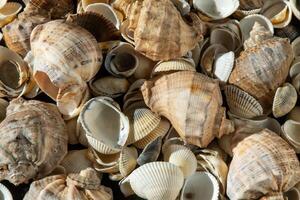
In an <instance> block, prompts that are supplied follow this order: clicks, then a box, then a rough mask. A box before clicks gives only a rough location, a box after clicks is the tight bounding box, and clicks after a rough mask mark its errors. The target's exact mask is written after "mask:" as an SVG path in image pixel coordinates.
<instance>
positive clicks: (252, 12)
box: [234, 8, 261, 19]
mask: <svg viewBox="0 0 300 200" xmlns="http://www.w3.org/2000/svg"><path fill="white" fill-rule="evenodd" d="M260 11H261V8H256V9H252V10H242V9H237V10H236V11H235V13H234V16H235V17H236V18H238V19H243V18H244V17H246V16H248V15H255V14H259V13H260Z"/></svg>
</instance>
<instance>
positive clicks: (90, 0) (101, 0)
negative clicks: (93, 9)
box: [80, 0, 109, 10]
mask: <svg viewBox="0 0 300 200" xmlns="http://www.w3.org/2000/svg"><path fill="white" fill-rule="evenodd" d="M80 1H81V3H82V8H83V10H86V8H87V7H88V6H89V5H90V4H94V3H106V4H108V3H109V0H80Z"/></svg>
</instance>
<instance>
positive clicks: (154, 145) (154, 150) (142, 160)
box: [137, 136, 162, 166]
mask: <svg viewBox="0 0 300 200" xmlns="http://www.w3.org/2000/svg"><path fill="white" fill-rule="evenodd" d="M161 147H162V137H161V136H160V137H157V138H156V139H155V140H153V141H152V142H150V143H149V144H148V145H147V146H146V147H145V148H144V149H143V151H142V153H141V154H140V155H139V157H138V159H137V163H138V164H139V165H140V166H141V165H144V164H146V163H150V162H154V161H156V160H157V159H158V157H159V154H160V150H161Z"/></svg>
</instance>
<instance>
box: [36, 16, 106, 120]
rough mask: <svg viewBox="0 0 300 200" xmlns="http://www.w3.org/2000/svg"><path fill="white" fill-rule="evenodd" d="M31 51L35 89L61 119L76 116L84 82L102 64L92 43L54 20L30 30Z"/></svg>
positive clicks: (72, 27) (82, 33)
mask: <svg viewBox="0 0 300 200" xmlns="http://www.w3.org/2000/svg"><path fill="white" fill-rule="evenodd" d="M53 33H55V34H53ZM54 41H56V42H54ZM31 51H32V55H33V59H34V62H33V63H34V66H33V68H34V79H35V80H36V82H37V84H38V85H39V87H40V88H41V89H42V90H43V92H45V93H46V94H47V95H48V96H50V97H51V98H52V99H54V100H56V102H57V106H58V109H59V110H60V112H61V113H62V114H63V115H65V118H67V119H68V118H72V117H75V116H76V115H78V114H79V112H80V107H81V106H82V105H83V104H84V103H85V102H86V101H87V99H88V90H87V85H86V83H85V82H86V81H89V80H90V79H92V78H93V77H94V76H95V74H96V73H97V72H98V70H99V68H100V65H101V63H102V54H101V50H100V49H99V47H98V46H97V41H96V39H95V38H94V37H93V36H92V35H91V33H89V32H88V31H87V30H85V29H83V28H81V27H79V26H76V25H70V24H68V23H65V22H63V21H61V20H56V21H51V22H48V23H46V24H43V25H39V26H37V27H36V28H35V29H34V30H33V32H32V34H31Z"/></svg>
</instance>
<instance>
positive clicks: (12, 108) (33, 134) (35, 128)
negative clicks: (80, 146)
mask: <svg viewBox="0 0 300 200" xmlns="http://www.w3.org/2000/svg"><path fill="white" fill-rule="evenodd" d="M0 127H1V129H0V130H1V131H0V136H1V140H0V141H1V150H0V155H1V158H2V159H1V162H0V166H1V174H0V179H1V180H4V179H6V180H9V181H10V182H11V183H13V184H15V185H18V184H20V183H24V182H28V181H29V180H30V179H32V178H43V177H44V176H46V175H48V174H49V173H50V172H51V171H52V170H54V168H55V167H56V166H57V165H58V164H59V163H60V161H61V160H62V159H63V158H64V156H65V155H66V153H67V143H68V135H67V129H66V125H65V123H64V121H63V119H62V118H61V115H60V113H59V112H58V110H57V108H56V106H55V105H53V104H49V103H43V102H40V101H33V100H32V101H25V100H24V99H22V98H19V99H15V100H12V101H11V102H10V104H9V106H8V108H7V116H6V118H5V119H4V120H3V121H2V123H1V124H0Z"/></svg>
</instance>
